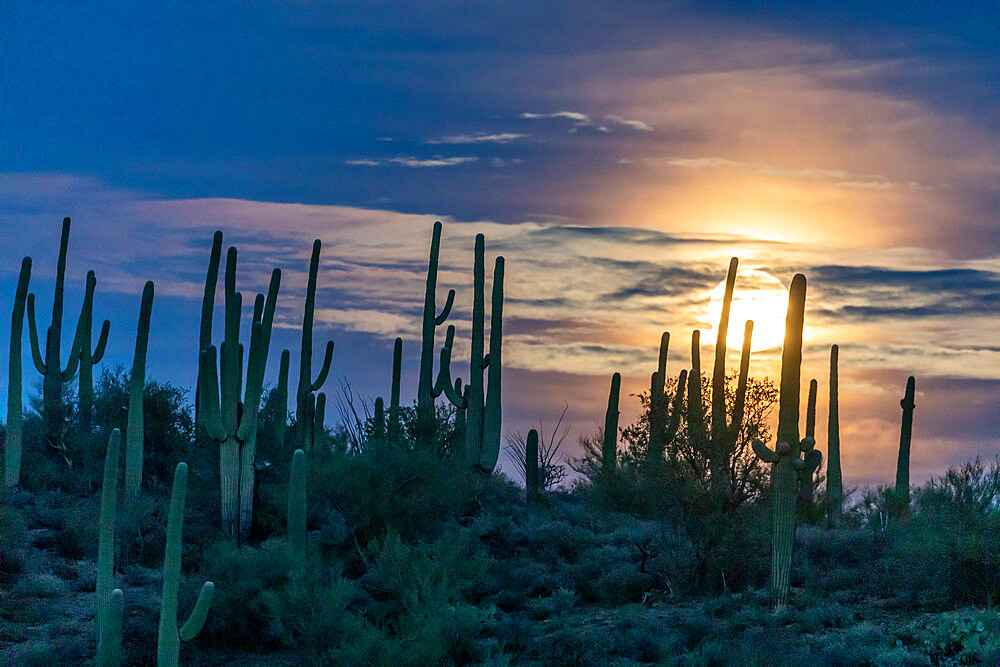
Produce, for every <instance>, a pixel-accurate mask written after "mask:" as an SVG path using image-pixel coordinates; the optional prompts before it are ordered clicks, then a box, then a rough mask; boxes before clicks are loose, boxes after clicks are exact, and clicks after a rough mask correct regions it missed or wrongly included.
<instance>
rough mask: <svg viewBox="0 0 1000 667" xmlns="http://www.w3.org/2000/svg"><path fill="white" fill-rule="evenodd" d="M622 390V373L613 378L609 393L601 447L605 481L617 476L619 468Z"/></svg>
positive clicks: (602, 469)
mask: <svg viewBox="0 0 1000 667" xmlns="http://www.w3.org/2000/svg"><path fill="white" fill-rule="evenodd" d="M621 388H622V376H621V373H615V374H614V375H612V376H611V390H610V391H609V392H608V409H607V411H606V412H605V413H604V444H603V447H601V471H602V472H603V474H604V477H605V479H610V478H612V477H614V476H615V468H616V467H617V466H618V417H619V414H620V413H619V411H618V405H619V400H620V394H621Z"/></svg>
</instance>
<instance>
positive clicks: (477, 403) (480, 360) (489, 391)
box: [465, 234, 504, 473]
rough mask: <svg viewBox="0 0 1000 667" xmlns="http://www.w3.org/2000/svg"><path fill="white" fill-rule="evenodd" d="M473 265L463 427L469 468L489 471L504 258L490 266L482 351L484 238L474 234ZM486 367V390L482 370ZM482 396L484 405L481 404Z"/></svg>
mask: <svg viewBox="0 0 1000 667" xmlns="http://www.w3.org/2000/svg"><path fill="white" fill-rule="evenodd" d="M475 253H476V259H475V263H474V265H473V292H474V296H473V305H472V358H471V361H470V364H469V378H470V380H469V395H468V397H467V398H466V400H467V403H468V406H469V407H468V408H467V410H468V411H467V413H466V427H465V433H466V438H465V442H466V445H465V455H466V461H467V462H468V464H469V467H470V468H473V469H476V470H479V471H480V472H484V473H489V472H492V471H493V468H494V467H495V466H496V464H497V459H498V458H499V457H500V427H501V402H500V376H501V368H502V363H503V362H502V358H501V350H502V324H503V275H504V259H503V257H497V259H496V264H495V265H494V268H493V295H492V301H491V306H490V351H489V354H488V355H484V354H483V352H484V347H485V341H484V338H485V319H486V313H485V310H486V305H485V301H486V295H485V292H486V277H485V264H486V259H485V257H486V238H485V237H484V236H483V235H482V234H477V235H476V250H475ZM484 370H485V371H487V373H488V375H487V382H486V391H485V392H484V390H483V371H484ZM484 399H485V405H484Z"/></svg>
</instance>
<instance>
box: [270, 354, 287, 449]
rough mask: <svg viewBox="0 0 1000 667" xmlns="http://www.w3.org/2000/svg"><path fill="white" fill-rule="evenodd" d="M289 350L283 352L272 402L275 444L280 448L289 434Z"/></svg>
mask: <svg viewBox="0 0 1000 667" xmlns="http://www.w3.org/2000/svg"><path fill="white" fill-rule="evenodd" d="M289 357H290V354H289V352H288V350H282V351H281V361H280V362H279V363H278V386H277V387H275V389H274V393H273V394H272V395H271V397H270V398H271V400H272V401H274V411H275V415H274V442H275V444H277V445H278V447H282V446H283V445H284V444H285V435H286V434H287V433H288V420H287V418H288V362H289Z"/></svg>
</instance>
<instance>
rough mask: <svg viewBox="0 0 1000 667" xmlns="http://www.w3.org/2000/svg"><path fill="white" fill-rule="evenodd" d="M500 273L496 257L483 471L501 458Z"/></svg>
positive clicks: (499, 260) (501, 266) (499, 259)
mask: <svg viewBox="0 0 1000 667" xmlns="http://www.w3.org/2000/svg"><path fill="white" fill-rule="evenodd" d="M503 274H504V258H503V257H497V258H496V263H495V264H494V268H493V294H492V297H491V300H490V366H489V369H488V371H487V376H486V405H485V407H484V410H483V449H482V452H481V454H480V457H479V468H480V470H482V471H483V472H493V468H495V467H496V464H497V460H498V459H499V458H500V433H501V418H502V410H501V398H500V387H501V384H500V376H501V371H502V370H503V361H502V350H503Z"/></svg>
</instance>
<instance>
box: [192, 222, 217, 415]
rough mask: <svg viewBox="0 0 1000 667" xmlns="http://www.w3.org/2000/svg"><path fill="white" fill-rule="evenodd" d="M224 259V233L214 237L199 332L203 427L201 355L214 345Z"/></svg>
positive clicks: (197, 399)
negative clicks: (213, 334)
mask: <svg viewBox="0 0 1000 667" xmlns="http://www.w3.org/2000/svg"><path fill="white" fill-rule="evenodd" d="M221 259H222V231H221V230H216V232H215V234H214V235H213V236H212V253H211V255H209V258H208V272H207V274H206V277H205V292H204V295H203V296H202V298H201V328H200V330H199V332H198V382H197V384H196V385H195V389H194V421H195V424H196V425H199V426H200V425H201V386H202V384H203V382H204V380H203V378H202V376H201V353H202V351H203V350H207V349H208V346H209V345H211V344H212V316H213V315H214V313H215V287H216V285H217V284H218V282H219V261H220V260H221Z"/></svg>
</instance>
